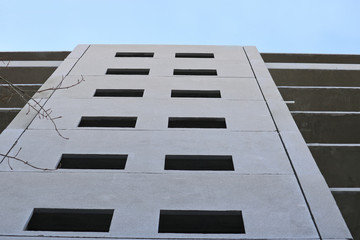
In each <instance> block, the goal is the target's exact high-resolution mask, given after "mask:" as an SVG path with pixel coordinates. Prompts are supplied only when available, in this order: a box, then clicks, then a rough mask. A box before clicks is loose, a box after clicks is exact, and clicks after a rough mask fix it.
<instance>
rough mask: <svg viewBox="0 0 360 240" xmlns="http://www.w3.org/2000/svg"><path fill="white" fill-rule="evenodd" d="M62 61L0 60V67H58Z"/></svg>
mask: <svg viewBox="0 0 360 240" xmlns="http://www.w3.org/2000/svg"><path fill="white" fill-rule="evenodd" d="M61 63H62V61H2V62H0V67H7V68H12V67H58V66H59V65H60V64H61Z"/></svg>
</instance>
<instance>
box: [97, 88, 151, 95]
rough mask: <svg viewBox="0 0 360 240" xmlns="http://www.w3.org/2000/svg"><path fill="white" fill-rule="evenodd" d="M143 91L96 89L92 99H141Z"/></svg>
mask: <svg viewBox="0 0 360 240" xmlns="http://www.w3.org/2000/svg"><path fill="white" fill-rule="evenodd" d="M143 95H144V89H96V91H95V94H94V97H142V96H143Z"/></svg>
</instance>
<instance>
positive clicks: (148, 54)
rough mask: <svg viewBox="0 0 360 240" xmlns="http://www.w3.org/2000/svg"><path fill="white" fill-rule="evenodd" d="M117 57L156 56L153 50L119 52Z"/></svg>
mask: <svg viewBox="0 0 360 240" xmlns="http://www.w3.org/2000/svg"><path fill="white" fill-rule="evenodd" d="M115 57H145V58H152V57H154V53H153V52H117V53H116V54H115Z"/></svg>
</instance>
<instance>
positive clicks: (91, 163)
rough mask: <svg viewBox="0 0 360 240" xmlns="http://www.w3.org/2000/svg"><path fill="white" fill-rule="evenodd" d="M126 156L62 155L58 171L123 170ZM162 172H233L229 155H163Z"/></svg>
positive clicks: (232, 164)
mask: <svg viewBox="0 0 360 240" xmlns="http://www.w3.org/2000/svg"><path fill="white" fill-rule="evenodd" d="M127 159H128V155H127V154H62V156H61V159H60V162H59V164H58V165H57V168H58V169H103V170H123V169H125V166H126V162H127ZM164 170H180V171H234V163H233V158H232V156H231V155H165V163H164Z"/></svg>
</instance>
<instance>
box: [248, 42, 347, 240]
mask: <svg viewBox="0 0 360 240" xmlns="http://www.w3.org/2000/svg"><path fill="white" fill-rule="evenodd" d="M244 49H245V52H246V54H247V56H248V59H249V62H250V64H251V66H252V69H253V71H254V74H255V77H256V80H257V82H258V84H259V87H260V88H261V91H262V93H263V96H264V99H265V101H266V103H267V106H268V108H269V111H270V113H271V115H272V117H273V120H274V123H275V125H276V128H277V131H278V133H279V135H280V138H281V139H282V142H283V145H284V148H285V149H286V151H287V154H288V157H289V161H290V162H291V165H292V167H293V170H294V173H295V175H296V177H297V179H298V182H299V185H300V187H301V189H302V192H303V195H304V198H305V200H306V202H307V205H308V207H309V210H310V212H311V214H312V217H313V220H314V224H315V226H316V228H317V230H318V233H319V235H320V237H321V238H322V239H334V238H335V239H348V238H352V237H351V234H350V232H349V230H348V228H347V226H346V224H345V221H344V220H343V218H342V215H341V213H340V211H339V209H338V207H337V205H336V202H335V200H334V199H333V196H332V195H331V192H330V190H329V188H328V186H327V185H326V182H325V180H324V178H323V176H322V175H321V173H320V171H319V169H318V167H317V165H316V163H315V160H314V159H313V157H312V155H311V153H310V151H309V149H308V147H307V145H306V143H305V141H304V139H303V138H302V136H301V133H300V131H299V130H298V128H297V126H296V124H295V122H294V120H293V118H292V116H291V114H290V111H289V110H288V108H287V106H286V103H285V102H284V101H283V99H282V97H281V95H280V93H279V91H278V90H277V87H276V85H275V82H274V81H273V79H272V77H271V75H270V73H269V71H268V69H267V67H266V65H265V63H264V61H263V60H262V58H261V56H260V54H259V52H258V51H257V49H256V47H244Z"/></svg>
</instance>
